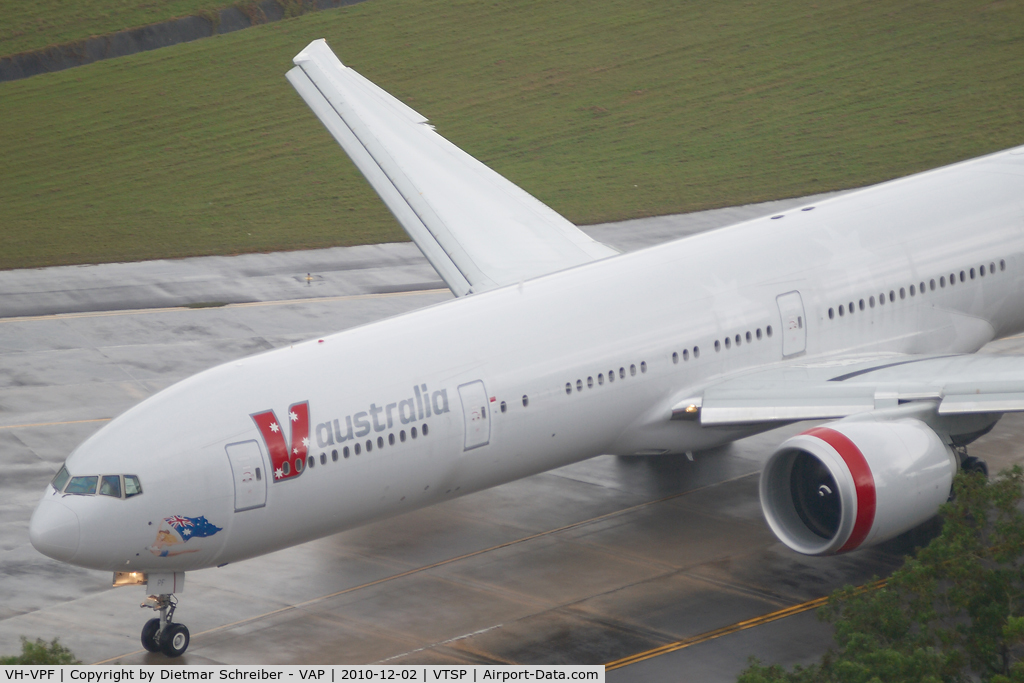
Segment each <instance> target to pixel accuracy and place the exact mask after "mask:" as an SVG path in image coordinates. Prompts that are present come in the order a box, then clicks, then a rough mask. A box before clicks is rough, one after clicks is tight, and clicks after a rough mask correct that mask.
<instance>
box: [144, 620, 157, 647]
mask: <svg viewBox="0 0 1024 683" xmlns="http://www.w3.org/2000/svg"><path fill="white" fill-rule="evenodd" d="M159 632H160V619H150V620H149V621H147V622H146V625H145V626H143V627H142V647H144V648H146V650H148V651H149V652H160V641H159V640H158V639H157V634H158V633H159Z"/></svg>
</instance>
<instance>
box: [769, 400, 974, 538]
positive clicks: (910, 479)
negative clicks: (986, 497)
mask: <svg viewBox="0 0 1024 683" xmlns="http://www.w3.org/2000/svg"><path fill="white" fill-rule="evenodd" d="M956 469H957V459H956V456H955V455H954V453H953V451H952V450H951V449H950V448H949V447H948V446H946V444H944V443H943V442H942V440H941V439H940V438H939V436H938V435H937V434H936V433H935V432H934V431H933V430H932V429H931V428H930V427H928V426H927V425H926V424H924V423H923V422H921V421H920V420H915V419H898V420H892V421H886V422H875V421H864V422H860V421H845V420H844V421H839V422H830V423H828V424H826V425H822V426H821V427H815V428H814V429H810V430H808V431H806V432H804V433H802V434H798V435H797V436H794V437H792V438H791V439H787V440H786V441H785V442H783V443H782V445H781V446H779V448H778V450H776V451H775V453H773V454H772V456H771V457H770V458H769V459H768V462H767V464H765V468H764V471H763V472H762V473H761V508H762V510H763V511H764V516H765V518H766V519H767V520H768V525H769V526H770V527H771V528H772V531H774V532H775V535H776V536H778V537H779V540H781V541H782V542H783V543H785V544H786V545H787V546H789V547H790V548H792V549H793V550H795V551H797V552H799V553H804V554H805V555H831V554H833V553H841V552H847V551H850V550H855V549H857V548H867V547H869V546H872V545H875V544H876V543H881V542H882V541H886V540H888V539H890V538H892V537H893V536H897V535H899V534H901V533H903V532H904V531H908V530H910V529H912V528H914V527H915V526H917V525H918V524H921V523H922V522H924V521H926V520H928V519H929V518H931V517H932V516H933V515H935V513H936V512H938V509H939V506H940V505H942V504H943V503H944V502H946V500H947V499H948V498H949V492H950V487H951V486H952V483H953V475H954V474H956Z"/></svg>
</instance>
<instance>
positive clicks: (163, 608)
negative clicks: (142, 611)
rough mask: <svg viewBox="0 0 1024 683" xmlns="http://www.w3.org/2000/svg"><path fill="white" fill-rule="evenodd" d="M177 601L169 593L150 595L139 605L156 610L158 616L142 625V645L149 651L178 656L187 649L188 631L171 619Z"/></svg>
mask: <svg viewBox="0 0 1024 683" xmlns="http://www.w3.org/2000/svg"><path fill="white" fill-rule="evenodd" d="M177 606H178V601H177V600H176V599H175V598H174V596H173V595H171V594H163V595H151V596H149V597H148V598H146V601H145V602H143V603H142V605H140V607H149V608H150V609H153V610H158V611H159V612H160V616H159V617H157V618H153V619H150V620H149V621H147V622H146V625H145V626H143V627H142V647H144V648H146V650H148V651H149V652H163V653H164V654H165V655H167V656H168V657H180V656H181V655H182V654H184V653H185V650H187V649H188V643H189V633H188V628H187V627H186V626H185V625H184V624H175V623H173V622H172V621H171V618H172V617H173V616H174V609H175V608H176V607H177Z"/></svg>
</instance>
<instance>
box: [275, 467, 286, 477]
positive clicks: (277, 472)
mask: <svg viewBox="0 0 1024 683" xmlns="http://www.w3.org/2000/svg"><path fill="white" fill-rule="evenodd" d="M283 476H284V472H283V471H282V470H281V468H280V467H278V468H277V469H276V470H274V478H275V479H280V478H281V477H283Z"/></svg>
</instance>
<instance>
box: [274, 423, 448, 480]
mask: <svg viewBox="0 0 1024 683" xmlns="http://www.w3.org/2000/svg"><path fill="white" fill-rule="evenodd" d="M421 433H422V434H423V436H426V435H427V434H429V433H430V427H429V426H428V425H427V423H426V422H424V423H423V426H422V427H421V428H420V431H417V430H416V428H415V427H413V428H412V429H410V430H409V433H408V436H407V435H406V432H405V430H404V429H402V430H400V431H399V432H398V439H397V441H400V442H401V443H405V441H406V439H407V438H413V439H415V438H416V437H417V436H419V435H420V434H421ZM387 442H388V445H389V446H394V445H395V442H396V439H395V433H394V432H391V433H390V434H388V438H387ZM364 447H365V448H366V452H367V453H371V452H373V439H367V440H366V443H365V444H361V443H359V442H358V441H357V442H356V443H355V444H354V445H353V446H352V447H351V448H349V447H348V446H345V447H344V448H342V449H341V457H343V458H348V457H351V455H352V453H355V454H356V455H359V454H361V453H362V452H363V448H364ZM377 448H378V449H381V448H384V437H383V436H378V437H377ZM338 457H339V456H338V449H337V448H335V449H333V450H332V451H331V461H332V462H338ZM320 464H321V465H326V464H327V453H326V452H324V453H321V454H320ZM314 466H316V458H315V457H314V456H312V455H311V456H309V457H308V458H306V467H314ZM282 469H283V471H284V473H285V474H288V463H287V462H285V463H284V466H283V468H282ZM295 469H296V470H298V471H299V472H301V471H302V461H301V460H297V461H296V462H295Z"/></svg>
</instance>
